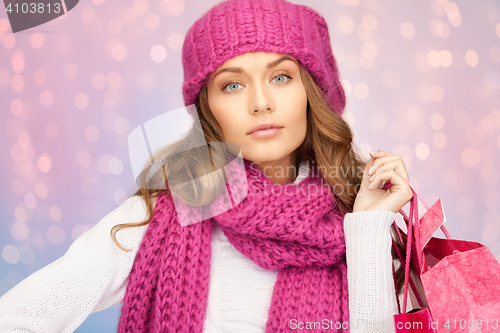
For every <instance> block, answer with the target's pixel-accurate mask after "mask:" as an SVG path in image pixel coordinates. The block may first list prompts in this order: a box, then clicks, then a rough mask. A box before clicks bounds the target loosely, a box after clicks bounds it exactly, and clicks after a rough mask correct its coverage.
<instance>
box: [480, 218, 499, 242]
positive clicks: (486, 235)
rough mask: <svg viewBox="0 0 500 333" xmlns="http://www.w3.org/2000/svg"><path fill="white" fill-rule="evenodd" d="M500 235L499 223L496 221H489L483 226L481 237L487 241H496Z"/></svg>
mask: <svg viewBox="0 0 500 333" xmlns="http://www.w3.org/2000/svg"><path fill="white" fill-rule="evenodd" d="M499 235H500V230H499V227H498V225H497V224H495V223H491V222H490V223H487V224H486V225H484V226H483V229H482V230H481V239H482V241H483V242H485V243H490V242H494V241H496V240H497V239H498V236H499Z"/></svg>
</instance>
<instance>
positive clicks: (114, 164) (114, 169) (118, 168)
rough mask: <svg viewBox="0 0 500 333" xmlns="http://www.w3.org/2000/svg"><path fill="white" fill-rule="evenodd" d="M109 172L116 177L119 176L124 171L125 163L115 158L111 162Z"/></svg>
mask: <svg viewBox="0 0 500 333" xmlns="http://www.w3.org/2000/svg"><path fill="white" fill-rule="evenodd" d="M109 171H110V172H111V173H112V174H114V175H119V174H121V173H122V171H123V163H122V161H120V160H119V159H117V158H113V159H112V160H111V161H109Z"/></svg>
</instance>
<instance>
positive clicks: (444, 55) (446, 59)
mask: <svg viewBox="0 0 500 333" xmlns="http://www.w3.org/2000/svg"><path fill="white" fill-rule="evenodd" d="M438 59H439V63H440V64H441V66H443V67H450V65H451V62H452V60H453V58H452V56H451V53H450V52H449V51H447V50H441V51H439V53H438Z"/></svg>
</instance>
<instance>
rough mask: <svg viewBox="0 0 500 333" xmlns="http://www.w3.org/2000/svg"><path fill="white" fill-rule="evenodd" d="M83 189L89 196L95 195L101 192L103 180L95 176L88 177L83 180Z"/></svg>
mask: <svg viewBox="0 0 500 333" xmlns="http://www.w3.org/2000/svg"><path fill="white" fill-rule="evenodd" d="M82 191H83V193H85V195H87V196H89V197H95V196H97V195H99V193H101V182H100V181H99V179H97V178H95V177H88V178H86V179H84V180H83V182H82Z"/></svg>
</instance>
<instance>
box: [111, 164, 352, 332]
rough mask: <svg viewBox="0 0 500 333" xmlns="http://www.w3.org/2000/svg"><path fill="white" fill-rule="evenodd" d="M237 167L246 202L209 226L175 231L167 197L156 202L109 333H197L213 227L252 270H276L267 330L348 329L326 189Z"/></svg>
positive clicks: (339, 225) (341, 256) (338, 233)
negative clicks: (330, 325)
mask: <svg viewBox="0 0 500 333" xmlns="http://www.w3.org/2000/svg"><path fill="white" fill-rule="evenodd" d="M244 162H245V169H246V176H247V180H248V195H247V196H246V197H245V199H243V201H242V202H241V203H239V204H238V205H236V206H235V207H234V208H233V209H230V210H229V211H226V212H224V213H222V214H220V215H217V216H215V217H213V218H210V219H206V220H204V221H202V222H199V223H195V224H192V225H189V226H185V227H181V226H180V224H179V222H178V217H177V214H176V211H175V206H174V204H173V200H172V198H171V197H170V196H168V195H166V194H165V193H166V192H162V193H161V194H159V196H158V198H157V202H156V205H155V208H154V215H153V219H152V220H151V222H150V223H149V225H148V229H147V231H146V233H145V235H144V238H143V240H142V243H141V246H140V249H139V251H138V253H137V255H136V258H135V261H134V264H133V267H132V270H131V272H130V276H129V281H128V285H127V289H126V293H125V297H124V301H123V306H122V310H121V317H120V321H119V326H118V332H134V333H137V332H199V333H201V332H202V331H203V324H204V319H205V310H206V307H207V298H208V282H209V272H210V257H211V247H210V245H211V244H210V242H211V230H212V223H218V224H219V225H220V228H221V229H222V231H223V232H224V234H225V235H226V237H227V238H228V240H229V241H230V242H231V244H233V245H234V247H235V248H236V249H237V250H238V251H240V252H241V253H242V254H244V255H245V256H247V257H248V258H250V259H251V260H253V261H254V262H255V263H256V264H257V265H259V266H260V267H262V268H264V269H279V272H278V276H277V280H276V284H275V286H274V289H273V295H272V300H271V306H270V309H269V317H268V321H267V324H266V332H273V333H274V332H291V331H294V330H292V328H291V325H290V323H291V320H292V319H296V320H297V321H298V322H300V321H302V322H321V321H323V320H324V319H327V320H328V321H329V322H330V321H332V322H334V323H335V322H339V323H344V322H345V323H347V322H348V321H349V313H348V312H349V310H348V289H347V265H346V258H345V239H344V231H343V216H342V214H341V213H340V212H339V210H338V209H337V206H336V204H335V200H336V199H335V197H334V196H333V195H332V194H331V193H330V192H329V188H328V186H327V184H326V183H325V182H324V180H323V179H322V178H320V177H318V176H315V174H316V172H315V171H316V170H317V169H315V168H314V167H313V168H312V169H311V172H310V173H309V176H308V177H307V178H306V179H304V180H303V181H301V182H299V183H298V184H290V183H289V184H286V185H280V184H274V185H273V184H272V183H271V181H270V180H269V179H268V178H267V177H266V176H265V175H264V174H263V173H262V172H261V171H260V170H259V169H257V168H256V167H255V166H253V165H251V163H250V162H249V161H247V160H244ZM344 326H346V325H344ZM311 331H314V332H319V331H322V330H321V329H318V330H311ZM324 331H328V332H331V331H332V330H331V329H329V330H324ZM338 332H348V330H342V329H340V330H338Z"/></svg>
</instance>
